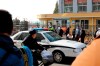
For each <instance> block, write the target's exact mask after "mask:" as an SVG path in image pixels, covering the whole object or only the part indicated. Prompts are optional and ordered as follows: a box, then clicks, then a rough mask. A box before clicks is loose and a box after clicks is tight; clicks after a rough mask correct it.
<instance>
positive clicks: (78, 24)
mask: <svg viewBox="0 0 100 66" xmlns="http://www.w3.org/2000/svg"><path fill="white" fill-rule="evenodd" d="M75 27H82V28H83V29H88V28H89V21H88V20H75Z"/></svg>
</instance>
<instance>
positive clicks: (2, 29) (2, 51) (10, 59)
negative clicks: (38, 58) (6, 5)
mask: <svg viewBox="0 0 100 66" xmlns="http://www.w3.org/2000/svg"><path fill="white" fill-rule="evenodd" d="M12 30H13V21H12V16H11V14H10V13H9V12H8V11H6V10H0V66H25V65H24V60H23V57H22V54H21V52H20V50H19V49H18V48H17V47H15V46H14V43H13V41H12V39H11V38H10V35H11V33H12Z"/></svg>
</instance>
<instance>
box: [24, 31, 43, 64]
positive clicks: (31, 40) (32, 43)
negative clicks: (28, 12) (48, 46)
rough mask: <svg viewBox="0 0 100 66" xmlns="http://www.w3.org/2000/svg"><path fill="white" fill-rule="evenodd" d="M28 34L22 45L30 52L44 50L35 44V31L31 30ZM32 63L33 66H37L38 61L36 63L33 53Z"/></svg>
mask: <svg viewBox="0 0 100 66" xmlns="http://www.w3.org/2000/svg"><path fill="white" fill-rule="evenodd" d="M29 33H30V35H29V36H28V37H27V38H26V39H25V40H24V41H23V44H24V45H25V46H27V47H29V48H30V49H31V50H40V51H43V50H44V48H43V47H42V46H40V45H39V44H38V43H37V40H36V33H37V32H36V30H32V31H30V32H29ZM33 61H34V62H33V64H34V66H38V61H37V57H36V54H35V53H33Z"/></svg>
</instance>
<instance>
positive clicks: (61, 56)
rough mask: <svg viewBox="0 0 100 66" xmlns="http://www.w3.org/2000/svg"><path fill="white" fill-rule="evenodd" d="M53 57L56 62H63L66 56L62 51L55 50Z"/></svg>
mask: <svg viewBox="0 0 100 66" xmlns="http://www.w3.org/2000/svg"><path fill="white" fill-rule="evenodd" d="M53 58H54V61H55V62H57V63H60V62H63V60H64V58H65V56H64V54H63V53H62V52H61V51H55V52H54V53H53Z"/></svg>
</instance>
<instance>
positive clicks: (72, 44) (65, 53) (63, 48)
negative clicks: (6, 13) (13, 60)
mask: <svg viewBox="0 0 100 66" xmlns="http://www.w3.org/2000/svg"><path fill="white" fill-rule="evenodd" d="M28 35H29V31H21V32H18V33H17V34H15V35H13V36H12V37H11V38H12V39H13V41H14V43H15V45H16V46H18V47H21V43H22V41H23V39H24V38H25V37H26V36H28ZM36 38H37V41H38V43H39V44H41V45H42V46H43V47H45V48H46V49H48V50H49V51H50V52H52V53H53V58H54V60H55V61H56V62H62V61H63V59H64V58H65V57H76V56H77V55H78V54H79V53H80V52H81V51H82V50H83V49H84V48H85V47H86V45H85V44H84V43H80V42H77V41H72V40H65V39H62V38H61V37H60V36H59V35H58V34H56V33H54V32H52V31H39V32H38V33H37V37H36Z"/></svg>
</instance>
